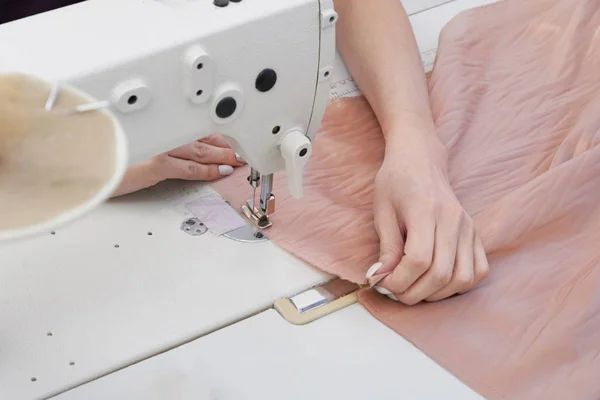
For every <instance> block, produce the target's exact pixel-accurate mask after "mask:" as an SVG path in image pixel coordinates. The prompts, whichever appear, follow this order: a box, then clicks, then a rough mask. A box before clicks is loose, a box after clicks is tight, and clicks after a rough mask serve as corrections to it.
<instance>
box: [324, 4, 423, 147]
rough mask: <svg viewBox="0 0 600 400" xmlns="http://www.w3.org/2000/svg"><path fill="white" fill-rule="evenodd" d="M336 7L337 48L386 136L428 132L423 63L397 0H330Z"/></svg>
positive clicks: (394, 138)
mask: <svg viewBox="0 0 600 400" xmlns="http://www.w3.org/2000/svg"><path fill="white" fill-rule="evenodd" d="M335 8H336V11H337V12H338V14H339V20H338V23H337V46H338V49H339V50H340V52H341V54H342V56H343V58H344V61H345V62H346V66H347V67H348V69H349V70H350V73H351V74H352V76H353V77H354V79H355V81H356V82H357V84H358V86H359V87H360V89H361V90H362V92H363V94H364V95H365V97H366V98H367V100H368V101H369V103H370V104H371V107H372V108H373V111H374V112H375V114H376V116H377V119H378V120H379V123H380V124H381V127H382V129H383V133H384V136H385V138H386V142H388V143H389V142H394V141H395V140H396V139H398V138H399V141H400V142H401V141H403V139H406V138H403V137H402V136H403V135H408V134H410V132H418V134H431V133H433V132H434V124H433V117H432V115H431V109H430V105H429V96H428V90H427V83H426V80H425V74H424V71H423V65H422V62H421V57H420V54H419V50H418V48H417V45H416V40H415V37H414V33H413V31H412V27H411V25H410V22H409V20H408V16H407V15H406V12H405V11H404V8H403V6H402V4H401V3H400V0H368V5H367V0H335Z"/></svg>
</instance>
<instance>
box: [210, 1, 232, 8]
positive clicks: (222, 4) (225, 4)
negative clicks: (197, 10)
mask: <svg viewBox="0 0 600 400" xmlns="http://www.w3.org/2000/svg"><path fill="white" fill-rule="evenodd" d="M213 4H214V5H215V6H217V7H227V6H228V5H229V0H213Z"/></svg>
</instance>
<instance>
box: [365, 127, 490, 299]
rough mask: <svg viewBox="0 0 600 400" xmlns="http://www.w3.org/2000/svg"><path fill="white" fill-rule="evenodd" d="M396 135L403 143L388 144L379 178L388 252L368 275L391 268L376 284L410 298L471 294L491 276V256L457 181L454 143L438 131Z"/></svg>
mask: <svg viewBox="0 0 600 400" xmlns="http://www.w3.org/2000/svg"><path fill="white" fill-rule="evenodd" d="M396 137H399V138H402V139H401V140H402V143H399V142H398V143H387V146H386V156H385V159H384V162H383V164H382V166H381V169H380V171H379V173H378V175H377V178H376V181H375V198H374V212H375V227H376V229H377V233H378V234H379V238H380V248H381V250H380V252H381V255H380V263H378V264H375V265H374V266H372V267H371V269H370V270H369V272H368V274H367V277H368V278H369V277H371V276H373V275H375V279H376V277H377V275H379V274H382V273H390V272H391V273H390V274H389V275H388V276H387V277H386V278H384V279H383V280H381V282H379V283H378V285H377V286H376V287H375V288H376V289H377V290H378V291H379V292H380V293H383V294H386V295H388V296H389V297H390V298H392V299H394V300H398V301H400V302H402V303H404V304H407V305H414V304H416V303H419V302H420V301H423V300H425V301H437V300H442V299H444V298H447V297H450V296H452V295H454V294H461V293H465V292H467V291H469V290H470V289H472V288H473V287H474V286H475V285H476V284H477V283H478V282H479V281H481V280H482V279H483V278H485V277H486V276H487V274H488V262H487V257H486V254H485V251H484V248H483V244H482V242H481V239H480V238H479V236H478V235H477V232H476V231H475V226H474V225H473V220H472V219H471V218H470V217H469V216H468V215H467V213H466V212H465V210H464V209H463V208H462V206H461V205H460V203H459V201H458V199H457V198H456V196H455V195H454V192H453V190H452V188H451V187H450V184H449V181H448V177H447V171H446V165H447V163H446V158H447V155H446V149H445V148H444V147H443V145H442V144H441V143H440V142H439V140H438V139H437V137H436V136H435V133H433V134H423V133H422V132H417V133H416V134H414V135H411V134H403V135H396ZM371 279H373V278H371Z"/></svg>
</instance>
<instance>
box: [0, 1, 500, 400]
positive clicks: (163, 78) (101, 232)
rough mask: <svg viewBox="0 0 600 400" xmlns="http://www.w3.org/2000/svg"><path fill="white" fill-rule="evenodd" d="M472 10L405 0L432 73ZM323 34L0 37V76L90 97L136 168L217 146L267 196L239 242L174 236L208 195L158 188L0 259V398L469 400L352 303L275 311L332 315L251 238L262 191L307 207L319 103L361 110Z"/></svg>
mask: <svg viewBox="0 0 600 400" xmlns="http://www.w3.org/2000/svg"><path fill="white" fill-rule="evenodd" d="M217 2H218V3H221V4H219V5H217V4H216V3H217ZM484 2H489V1H485V0H456V1H455V2H454V3H452V4H451V3H448V4H446V5H441V6H439V7H437V8H431V9H430V10H428V11H424V10H425V9H427V8H428V7H435V6H438V5H440V4H442V3H447V2H446V1H443V0H429V1H427V2H422V1H413V2H411V1H404V3H405V6H406V8H407V11H408V12H409V13H411V14H413V16H412V17H411V22H412V23H413V26H414V28H415V32H416V36H417V39H418V41H419V47H420V49H421V51H422V54H423V58H424V63H425V64H426V65H427V64H429V65H430V61H431V60H432V58H431V57H432V52H433V54H434V53H435V48H436V45H437V35H438V33H439V31H440V29H441V28H442V26H443V25H444V24H445V23H446V22H447V21H448V20H449V19H450V18H451V17H452V16H453V15H455V14H456V13H457V12H459V11H460V10H462V9H465V8H469V7H473V6H476V5H479V4H482V3H484ZM225 3H228V4H227V5H226V6H223V5H224V4H225ZM336 18H337V16H336V14H335V11H334V10H333V8H332V1H330V0H321V1H317V0H285V1H283V0H279V1H273V0H243V1H241V2H238V1H233V0H230V1H229V2H227V1H218V0H215V1H213V0H164V1H159V0H156V1H153V0H91V1H88V2H86V3H81V4H79V5H76V6H72V7H68V8H65V9H61V10H57V11H53V12H51V13H48V14H43V15H40V16H37V17H32V18H29V19H27V20H23V21H19V22H15V23H10V24H7V25H0V49H2V51H1V52H0V71H13V70H17V71H21V72H26V73H30V74H33V75H36V76H40V77H42V78H44V79H47V80H49V81H60V82H67V83H69V84H72V85H74V86H76V87H78V88H81V89H82V90H84V91H85V92H86V93H89V94H90V95H92V96H93V97H94V98H95V99H97V100H98V101H99V102H101V103H103V104H104V105H105V106H107V107H109V109H110V110H111V112H113V113H114V114H115V115H116V116H117V117H118V118H119V120H120V122H121V124H122V125H123V128H124V130H125V132H126V134H127V136H128V141H129V148H130V162H131V163H135V162H138V161H140V160H143V159H145V158H148V157H150V156H153V155H155V154H158V153H160V152H163V151H166V150H169V149H172V148H174V147H177V146H179V145H182V144H185V143H188V142H190V141H193V140H195V139H198V138H200V137H202V136H206V135H209V134H212V133H213V132H216V131H219V132H221V133H223V134H225V135H227V136H228V137H229V140H230V143H231V145H232V146H233V147H234V148H235V149H236V151H238V152H239V153H240V154H241V155H242V157H243V158H244V159H245V160H246V161H247V162H248V163H249V164H250V165H251V166H252V167H253V171H252V173H251V174H250V177H249V183H250V186H249V197H250V196H251V194H252V193H253V192H254V191H255V190H256V188H257V187H259V185H260V188H261V191H260V200H261V201H260V203H259V205H258V207H257V206H256V205H255V204H254V203H255V202H254V198H253V199H252V201H251V202H250V203H248V204H247V208H246V210H245V211H249V214H247V217H249V219H250V221H252V225H251V226H249V227H248V228H243V229H241V230H240V231H239V232H238V233H239V234H234V233H232V234H226V235H221V236H217V235H212V234H211V233H210V232H206V230H204V231H202V232H200V233H198V234H193V233H192V234H189V233H186V231H185V227H186V223H188V222H191V223H196V222H197V221H195V219H194V217H195V216H194V215H193V213H191V212H190V210H189V209H188V208H186V204H187V203H189V201H191V200H194V199H196V198H198V197H202V196H205V195H207V194H212V191H211V188H210V185H205V184H202V183H180V182H167V183H166V184H164V185H159V186H158V187H155V188H152V189H150V190H146V191H143V192H138V193H135V194H133V195H131V196H127V197H125V198H122V199H117V200H115V201H111V202H109V203H107V204H105V205H103V206H101V207H99V208H98V209H97V210H96V211H94V212H93V213H91V214H89V215H88V216H87V217H86V218H83V219H81V220H80V221H77V223H74V224H73V225H72V226H69V227H68V228H64V229H59V230H57V231H56V232H52V233H51V232H48V233H47V234H46V235H44V236H42V237H39V238H36V239H34V240H28V241H22V242H17V243H11V244H9V245H1V244H0V246H2V247H0V321H2V328H0V353H1V354H3V356H2V357H1V358H2V361H0V398H2V399H4V398H6V399H15V400H20V399H32V398H35V399H38V398H49V397H51V396H55V397H53V398H55V399H57V400H75V399H86V400H87V399H90V400H93V399H106V398H111V399H150V398H152V399H154V398H156V399H176V398H182V399H188V398H194V399H202V397H201V396H203V395H204V394H205V392H206V391H207V390H208V389H210V390H211V391H212V393H213V394H214V395H215V398H217V399H232V400H234V399H235V400H239V399H255V398H257V399H258V398H261V399H264V398H267V399H275V398H286V399H301V398H306V397H312V398H342V397H343V398H348V399H356V400H359V399H364V398H370V397H373V398H378V399H386V398H398V396H403V398H410V399H430V398H460V399H479V398H480V397H479V396H478V395H477V394H475V393H473V392H472V391H471V390H470V389H469V388H467V387H466V386H464V385H463V384H462V383H461V382H459V381H458V380H456V379H455V378H454V377H452V376H451V375H450V374H449V373H447V372H446V371H445V370H443V369H442V368H441V367H439V366H437V365H436V364H435V363H434V362H433V361H431V360H429V359H428V358H427V357H426V356H425V355H423V354H422V353H420V352H419V351H418V350H417V349H415V348H414V347H413V346H412V345H410V344H409V343H408V342H406V341H405V340H404V339H402V338H401V337H400V336H398V335H396V334H395V333H393V332H391V331H390V330H389V329H387V328H386V327H385V326H384V325H382V324H380V323H379V322H377V321H375V320H374V319H373V318H372V317H370V316H369V315H368V314H367V313H366V312H365V311H364V310H363V309H362V308H361V307H360V306H359V305H358V304H351V305H348V304H346V305H344V306H345V307H343V308H341V309H340V310H339V311H337V312H334V313H332V314H331V315H329V316H327V317H326V318H320V319H316V320H315V321H313V322H309V321H303V323H306V324H305V325H302V326H298V325H294V324H292V323H290V321H289V319H286V318H285V316H284V314H285V312H283V311H285V310H283V308H282V307H276V306H275V307H274V305H276V304H281V300H284V301H285V304H287V305H289V304H294V305H295V306H296V307H295V312H296V314H297V315H301V314H303V312H302V310H303V309H312V308H314V307H316V306H315V305H316V304H317V303H318V302H319V301H323V298H324V297H325V302H328V301H330V300H333V301H335V300H337V299H335V298H327V296H323V291H322V290H321V291H318V290H315V289H313V288H315V287H316V288H323V287H326V286H323V285H327V282H330V281H331V279H332V277H331V276H329V275H327V274H325V273H322V272H320V271H317V270H315V269H312V268H309V267H308V266H306V265H305V264H304V263H303V262H301V261H300V260H297V259H296V258H294V257H291V256H290V255H289V254H287V253H285V252H283V251H281V250H280V249H278V248H277V247H276V246H275V245H273V244H272V243H271V242H270V241H269V240H268V229H267V230H265V231H264V232H265V236H264V237H262V236H261V237H257V236H254V235H250V236H248V232H250V233H252V232H255V231H256V229H259V228H266V227H268V224H269V221H268V216H269V213H270V212H272V211H273V200H274V197H273V195H272V187H271V182H272V174H274V173H276V172H278V171H280V170H283V169H285V170H287V172H288V175H289V176H290V188H291V190H292V195H294V196H297V197H300V196H301V194H302V191H301V180H302V168H303V166H304V164H305V162H306V160H307V159H308V158H309V157H310V152H311V143H312V141H313V139H314V138H315V134H316V131H317V129H318V126H319V122H320V119H321V117H322V115H323V111H324V109H325V106H326V103H327V98H328V94H329V91H330V88H331V87H332V86H334V89H335V88H336V87H337V90H338V93H341V92H344V93H357V89H356V88H354V89H343V88H342V87H344V88H347V87H348V85H351V79H350V76H349V74H348V73H347V71H346V70H345V67H344V65H343V62H341V60H340V58H339V57H337V58H334V53H335V48H334V25H335V22H336ZM275 75H276V79H274V77H275ZM132 99H133V100H132ZM107 102H108V103H107ZM316 143H318V140H317V141H316ZM319 296H321V297H319ZM282 310H283V311H282ZM307 322H308V323H307ZM185 343H187V344H186V345H184V346H182V345H183V344H185ZM179 346H181V347H179ZM161 353H162V354H161ZM141 360H145V361H142V362H140V361H141ZM122 368H124V369H122ZM120 369H121V370H120ZM117 370H120V371H117ZM115 371H117V372H115ZM267 377H268V378H267ZM267 381H268V382H267Z"/></svg>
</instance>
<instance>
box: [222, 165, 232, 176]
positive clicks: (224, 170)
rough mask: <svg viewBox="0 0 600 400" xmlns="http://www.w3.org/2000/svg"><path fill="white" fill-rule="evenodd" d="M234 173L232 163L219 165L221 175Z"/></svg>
mask: <svg viewBox="0 0 600 400" xmlns="http://www.w3.org/2000/svg"><path fill="white" fill-rule="evenodd" d="M231 174H233V167H232V166H231V165H219V175H221V176H227V175H231Z"/></svg>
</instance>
